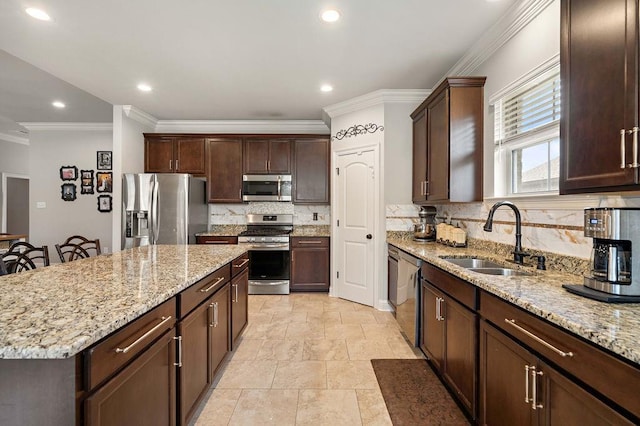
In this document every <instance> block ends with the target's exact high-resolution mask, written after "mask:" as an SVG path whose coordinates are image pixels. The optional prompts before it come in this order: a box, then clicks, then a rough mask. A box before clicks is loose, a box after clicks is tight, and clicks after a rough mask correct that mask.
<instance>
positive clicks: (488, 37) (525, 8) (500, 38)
mask: <svg viewBox="0 0 640 426" xmlns="http://www.w3.org/2000/svg"><path fill="white" fill-rule="evenodd" d="M553 1H554V0H521V1H519V2H517V3H516V4H515V5H513V6H512V7H511V8H510V9H509V10H508V11H507V13H505V14H504V15H503V16H502V17H501V18H500V19H499V20H498V22H496V23H495V24H494V25H493V26H492V27H491V28H490V29H489V30H488V31H487V32H485V33H484V34H483V35H482V37H480V39H478V41H477V42H476V43H475V44H474V45H473V46H471V48H470V49H469V50H468V51H467V53H465V55H464V56H463V57H462V58H460V60H459V61H458V62H456V64H455V65H454V66H453V68H451V69H450V70H449V71H448V72H447V73H446V74H445V76H443V77H442V79H440V80H439V81H438V82H437V83H436V84H435V85H434V86H433V87H437V86H438V85H439V84H440V83H442V81H443V80H444V78H445V77H447V76H460V75H471V74H472V73H473V72H474V71H475V70H476V69H477V68H478V67H479V66H480V65H481V64H482V63H483V62H484V61H486V60H487V59H488V58H489V57H490V56H491V55H493V54H494V53H495V52H496V51H497V50H498V49H500V48H501V47H502V46H504V45H505V44H506V43H507V42H508V41H509V40H511V38H513V36H515V35H516V34H517V33H518V32H520V30H522V29H523V28H524V27H526V26H527V25H528V24H529V23H530V22H531V21H533V20H534V19H535V18H536V17H537V16H538V15H539V14H540V13H541V12H542V11H543V10H544V9H546V8H547V6H549V5H550V4H551V3H553Z"/></svg>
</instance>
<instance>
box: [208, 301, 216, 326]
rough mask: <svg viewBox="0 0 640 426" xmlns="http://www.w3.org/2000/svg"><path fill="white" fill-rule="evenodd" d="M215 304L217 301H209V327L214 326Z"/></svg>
mask: <svg viewBox="0 0 640 426" xmlns="http://www.w3.org/2000/svg"><path fill="white" fill-rule="evenodd" d="M213 305H215V302H213V303H209V327H213V326H214V325H213V323H214V318H213V314H214V311H213Z"/></svg>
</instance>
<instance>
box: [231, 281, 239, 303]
mask: <svg viewBox="0 0 640 426" xmlns="http://www.w3.org/2000/svg"><path fill="white" fill-rule="evenodd" d="M231 287H233V288H234V289H235V290H234V291H235V293H236V298H235V300H234V299H233V298H231V302H232V303H236V302H237V301H238V284H233V285H232V286H231Z"/></svg>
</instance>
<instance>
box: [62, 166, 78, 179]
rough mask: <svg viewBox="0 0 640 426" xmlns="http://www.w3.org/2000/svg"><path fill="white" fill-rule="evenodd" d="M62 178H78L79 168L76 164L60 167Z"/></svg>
mask: <svg viewBox="0 0 640 426" xmlns="http://www.w3.org/2000/svg"><path fill="white" fill-rule="evenodd" d="M60 179H62V180H76V179H78V168H77V167H76V166H62V167H60Z"/></svg>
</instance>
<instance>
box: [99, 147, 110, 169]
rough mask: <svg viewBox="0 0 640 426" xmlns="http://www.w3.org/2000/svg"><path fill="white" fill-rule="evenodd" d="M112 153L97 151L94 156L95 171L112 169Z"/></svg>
mask: <svg viewBox="0 0 640 426" xmlns="http://www.w3.org/2000/svg"><path fill="white" fill-rule="evenodd" d="M112 166H113V153H112V152H111V151H98V152H97V155H96V169H98V170H111V169H112V168H113V167H112Z"/></svg>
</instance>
